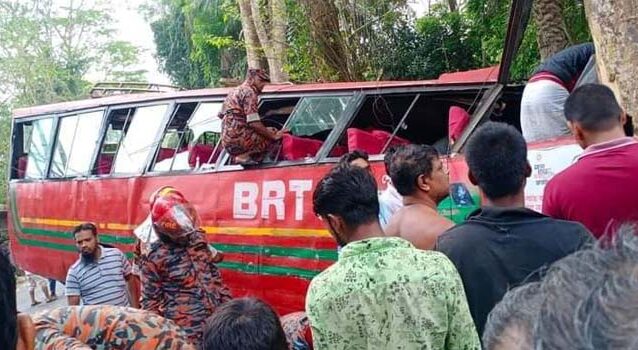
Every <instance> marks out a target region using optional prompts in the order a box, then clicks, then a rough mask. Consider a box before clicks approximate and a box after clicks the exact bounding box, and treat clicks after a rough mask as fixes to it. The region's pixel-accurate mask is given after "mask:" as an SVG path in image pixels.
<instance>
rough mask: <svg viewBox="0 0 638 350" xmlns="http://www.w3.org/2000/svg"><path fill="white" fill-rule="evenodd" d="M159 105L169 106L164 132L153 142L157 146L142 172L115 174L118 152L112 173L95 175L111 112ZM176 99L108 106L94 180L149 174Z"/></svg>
mask: <svg viewBox="0 0 638 350" xmlns="http://www.w3.org/2000/svg"><path fill="white" fill-rule="evenodd" d="M159 105H167V107H166V111H165V112H164V115H163V116H162V123H164V124H162V125H163V127H160V130H162V132H158V133H157V134H156V135H155V139H154V142H153V145H154V146H155V149H154V150H151V151H150V152H148V153H149V154H148V155H147V156H146V161H145V164H144V167H143V168H142V171H141V172H136V173H113V169H114V168H115V159H116V158H117V152H116V154H115V157H114V159H113V164H112V166H111V171H110V172H109V173H108V174H103V175H98V174H93V171H94V170H95V169H96V167H97V164H96V163H97V158H98V156H99V154H100V153H101V152H102V148H103V147H104V141H105V139H106V130H107V129H108V124H109V120H108V117H109V115H110V113H111V111H114V110H119V109H130V108H135V109H137V108H143V107H152V106H159ZM175 105H176V103H175V99H166V100H154V101H148V102H143V103H127V104H121V105H111V106H108V108H107V109H106V113H105V116H104V119H103V121H102V130H101V135H100V143H99V146H98V148H97V150H98V152H96V153H95V156H94V159H93V166H92V167H91V175H90V176H91V177H92V178H99V179H102V178H116V179H126V178H132V177H139V176H143V175H145V174H146V173H147V169H148V167H149V163H152V162H153V159H154V158H155V154H156V153H157V150H158V149H159V146H160V144H159V143H160V142H161V138H162V136H163V135H164V134H163V131H164V130H165V128H166V126H167V123H168V120H169V118H170V116H171V115H172V113H173V110H174V108H175ZM133 117H135V114H133ZM124 137H126V135H124ZM123 141H124V138H122V139H121V140H120V143H119V144H118V152H119V147H120V144H121V143H122V142H123Z"/></svg>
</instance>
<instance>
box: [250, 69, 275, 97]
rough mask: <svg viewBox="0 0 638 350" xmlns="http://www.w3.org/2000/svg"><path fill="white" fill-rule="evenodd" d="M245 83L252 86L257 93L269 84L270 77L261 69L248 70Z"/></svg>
mask: <svg viewBox="0 0 638 350" xmlns="http://www.w3.org/2000/svg"><path fill="white" fill-rule="evenodd" d="M246 82H248V83H249V84H251V85H252V86H254V87H255V89H256V90H257V91H258V92H261V91H262V90H263V89H264V86H266V85H267V84H268V83H270V76H269V75H268V73H267V72H266V71H265V70H263V69H261V68H248V72H247V73H246Z"/></svg>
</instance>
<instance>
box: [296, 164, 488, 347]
mask: <svg viewBox="0 0 638 350" xmlns="http://www.w3.org/2000/svg"><path fill="white" fill-rule="evenodd" d="M376 193H377V189H376V183H375V180H374V178H373V177H372V176H371V175H370V174H369V173H368V172H367V171H365V170H363V169H359V168H356V167H346V168H337V169H334V170H333V171H331V172H330V173H329V174H328V175H327V176H326V177H325V178H323V179H322V180H321V181H320V182H319V184H318V185H317V188H316V189H315V192H314V195H313V205H314V211H315V213H316V214H317V215H318V216H319V218H320V219H321V220H323V222H324V223H325V224H326V225H327V227H328V228H329V230H330V232H331V234H332V235H333V237H334V238H335V239H336V240H337V243H339V245H341V246H343V250H342V251H341V254H340V256H339V260H338V261H337V262H336V263H335V264H334V265H333V266H331V267H330V268H328V269H327V270H325V271H323V272H322V273H321V274H319V275H318V276H317V277H315V278H314V279H313V280H312V283H311V284H310V289H309V290H308V295H307V297H306V312H307V313H308V317H309V318H310V325H311V327H312V332H313V342H314V346H315V348H316V349H318V350H321V349H330V350H338V349H433V350H436V349H463V350H470V349H472V350H473V349H480V343H479V338H478V335H477V333H476V330H475V328H474V322H473V321H472V317H471V316H470V312H469V309H468V306H467V300H466V299H465V292H464V291H463V285H462V283H461V278H460V277H459V275H458V273H457V271H456V269H455V267H454V265H453V264H452V263H451V262H450V261H449V260H448V259H447V258H446V257H445V256H444V255H443V254H440V253H437V252H434V251H422V250H418V249H416V248H415V247H414V246H413V245H412V244H411V243H410V242H408V241H406V240H404V239H402V238H398V237H383V231H382V230H381V227H380V225H379V220H378V214H379V202H378V199H377V196H376Z"/></svg>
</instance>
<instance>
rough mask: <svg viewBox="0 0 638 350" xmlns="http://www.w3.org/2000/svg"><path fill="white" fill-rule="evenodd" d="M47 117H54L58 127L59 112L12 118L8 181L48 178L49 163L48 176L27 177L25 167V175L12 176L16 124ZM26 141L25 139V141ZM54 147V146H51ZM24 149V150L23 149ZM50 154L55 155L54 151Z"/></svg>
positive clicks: (30, 180)
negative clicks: (21, 176) (19, 176)
mask: <svg viewBox="0 0 638 350" xmlns="http://www.w3.org/2000/svg"><path fill="white" fill-rule="evenodd" d="M46 118H53V119H54V120H53V123H54V124H53V129H56V128H57V114H55V113H52V114H39V115H34V116H29V117H24V118H20V119H16V118H12V122H11V142H10V144H9V171H8V172H7V180H8V182H7V183H10V182H36V181H44V180H47V176H48V172H49V164H47V166H46V172H47V176H45V177H43V178H40V179H30V178H27V177H26V169H25V177H23V178H12V177H11V173H13V169H12V167H13V160H14V154H13V152H14V151H15V150H14V146H13V145H14V143H15V140H14V137H13V135H14V132H15V128H16V124H23V123H28V122H34V121H36V120H40V119H46ZM23 142H24V141H23ZM30 146H31V143H29V147H30ZM51 148H52V149H53V147H51ZM23 151H24V150H23ZM50 156H53V153H51V155H50ZM49 163H51V159H50V158H49Z"/></svg>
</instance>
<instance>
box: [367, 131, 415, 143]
mask: <svg viewBox="0 0 638 350" xmlns="http://www.w3.org/2000/svg"><path fill="white" fill-rule="evenodd" d="M372 135H374V136H375V137H377V138H379V140H381V141H382V142H383V144H384V145H385V143H386V142H388V140H389V139H390V138H392V141H390V144H389V145H388V146H401V145H409V144H410V141H408V140H406V139H404V138H402V137H399V136H397V135H394V137H393V136H392V134H391V133H389V132H387V131H384V130H373V131H372Z"/></svg>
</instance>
